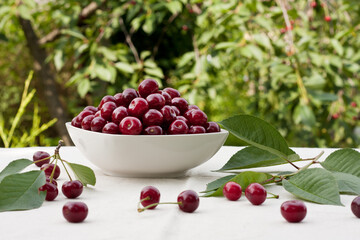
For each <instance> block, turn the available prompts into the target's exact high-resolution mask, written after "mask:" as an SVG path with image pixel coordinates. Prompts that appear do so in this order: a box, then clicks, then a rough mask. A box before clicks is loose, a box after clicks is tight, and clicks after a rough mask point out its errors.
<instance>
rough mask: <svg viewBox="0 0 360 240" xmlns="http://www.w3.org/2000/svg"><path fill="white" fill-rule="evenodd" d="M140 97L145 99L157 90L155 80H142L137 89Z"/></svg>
mask: <svg viewBox="0 0 360 240" xmlns="http://www.w3.org/2000/svg"><path fill="white" fill-rule="evenodd" d="M138 90H139V94H140V96H141V97H143V98H146V97H147V96H149V95H150V94H152V93H156V92H157V91H158V90H159V85H158V83H157V81H156V80H154V79H151V78H148V79H145V80H143V81H142V82H141V83H140V84H139V87H138Z"/></svg>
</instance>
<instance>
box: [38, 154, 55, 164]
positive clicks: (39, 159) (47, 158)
mask: <svg viewBox="0 0 360 240" xmlns="http://www.w3.org/2000/svg"><path fill="white" fill-rule="evenodd" d="M52 157H55V155H52V156H49V157H46V158H42V159H39V160H36V161H34V162H33V163H38V162H41V161H44V160H47V159H50V158H52Z"/></svg>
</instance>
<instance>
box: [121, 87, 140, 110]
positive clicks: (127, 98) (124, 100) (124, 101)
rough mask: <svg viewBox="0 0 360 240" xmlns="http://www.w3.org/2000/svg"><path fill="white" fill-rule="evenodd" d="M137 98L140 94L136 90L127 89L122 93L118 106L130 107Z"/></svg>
mask: <svg viewBox="0 0 360 240" xmlns="http://www.w3.org/2000/svg"><path fill="white" fill-rule="evenodd" d="M137 97H139V94H138V93H137V92H136V90H135V89H133V88H127V89H125V90H124V91H123V92H122V94H121V97H120V99H119V100H117V104H118V106H124V107H128V106H129V104H130V102H131V101H132V100H133V99H134V98H137Z"/></svg>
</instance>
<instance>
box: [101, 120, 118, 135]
mask: <svg viewBox="0 0 360 240" xmlns="http://www.w3.org/2000/svg"><path fill="white" fill-rule="evenodd" d="M101 132H102V133H107V134H118V133H120V132H119V125H117V124H116V123H113V122H108V123H107V124H105V126H104V127H103V129H102V131H101Z"/></svg>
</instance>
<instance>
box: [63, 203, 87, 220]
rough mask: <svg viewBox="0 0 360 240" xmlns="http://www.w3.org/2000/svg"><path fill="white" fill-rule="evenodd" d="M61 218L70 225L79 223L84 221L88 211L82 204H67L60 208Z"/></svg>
mask: <svg viewBox="0 0 360 240" xmlns="http://www.w3.org/2000/svg"><path fill="white" fill-rule="evenodd" d="M62 212H63V216H64V217H65V219H66V220H67V221H69V222H71V223H79V222H82V221H84V220H85V219H86V217H87V215H88V212H89V209H88V207H87V205H86V204H85V203H83V202H67V203H65V205H64V206H63V208H62Z"/></svg>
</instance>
